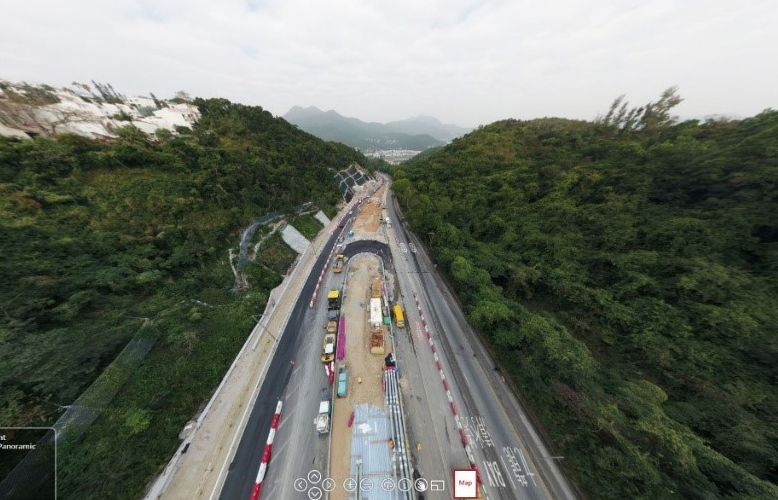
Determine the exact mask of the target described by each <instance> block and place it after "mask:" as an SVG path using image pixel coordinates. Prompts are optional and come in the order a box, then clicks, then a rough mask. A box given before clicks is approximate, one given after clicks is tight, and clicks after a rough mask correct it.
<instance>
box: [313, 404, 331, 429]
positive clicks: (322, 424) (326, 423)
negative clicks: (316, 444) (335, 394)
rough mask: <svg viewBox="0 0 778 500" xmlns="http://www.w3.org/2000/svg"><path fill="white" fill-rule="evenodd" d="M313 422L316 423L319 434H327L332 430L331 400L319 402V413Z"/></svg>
mask: <svg viewBox="0 0 778 500" xmlns="http://www.w3.org/2000/svg"><path fill="white" fill-rule="evenodd" d="M313 423H314V424H315V425H316V431H317V432H318V433H319V434H327V433H328V432H330V402H329V401H322V402H320V403H319V413H318V414H317V415H316V418H315V419H313Z"/></svg>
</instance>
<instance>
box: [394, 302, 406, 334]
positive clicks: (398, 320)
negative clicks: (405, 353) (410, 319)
mask: <svg viewBox="0 0 778 500" xmlns="http://www.w3.org/2000/svg"><path fill="white" fill-rule="evenodd" d="M392 313H393V314H394V322H395V324H396V325H397V328H405V317H404V316H403V308H402V306H400V304H395V305H394V307H393V308H392Z"/></svg>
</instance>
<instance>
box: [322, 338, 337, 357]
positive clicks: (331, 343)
mask: <svg viewBox="0 0 778 500" xmlns="http://www.w3.org/2000/svg"><path fill="white" fill-rule="evenodd" d="M334 359H335V334H334V333H329V332H328V333H325V334H324V342H322V345H321V362H322V363H329V362H330V361H332V360H334Z"/></svg>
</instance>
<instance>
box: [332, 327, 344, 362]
mask: <svg viewBox="0 0 778 500" xmlns="http://www.w3.org/2000/svg"><path fill="white" fill-rule="evenodd" d="M335 355H336V356H337V357H338V361H343V358H345V357H346V317H345V316H341V317H340V325H338V349H337V352H336V353H335Z"/></svg>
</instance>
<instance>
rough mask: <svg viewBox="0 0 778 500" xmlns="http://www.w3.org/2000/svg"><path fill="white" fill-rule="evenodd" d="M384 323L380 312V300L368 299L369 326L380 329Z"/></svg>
mask: <svg viewBox="0 0 778 500" xmlns="http://www.w3.org/2000/svg"><path fill="white" fill-rule="evenodd" d="M383 322H384V316H383V314H382V312H381V299H370V326H371V327H372V328H380V327H381V323H383Z"/></svg>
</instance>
